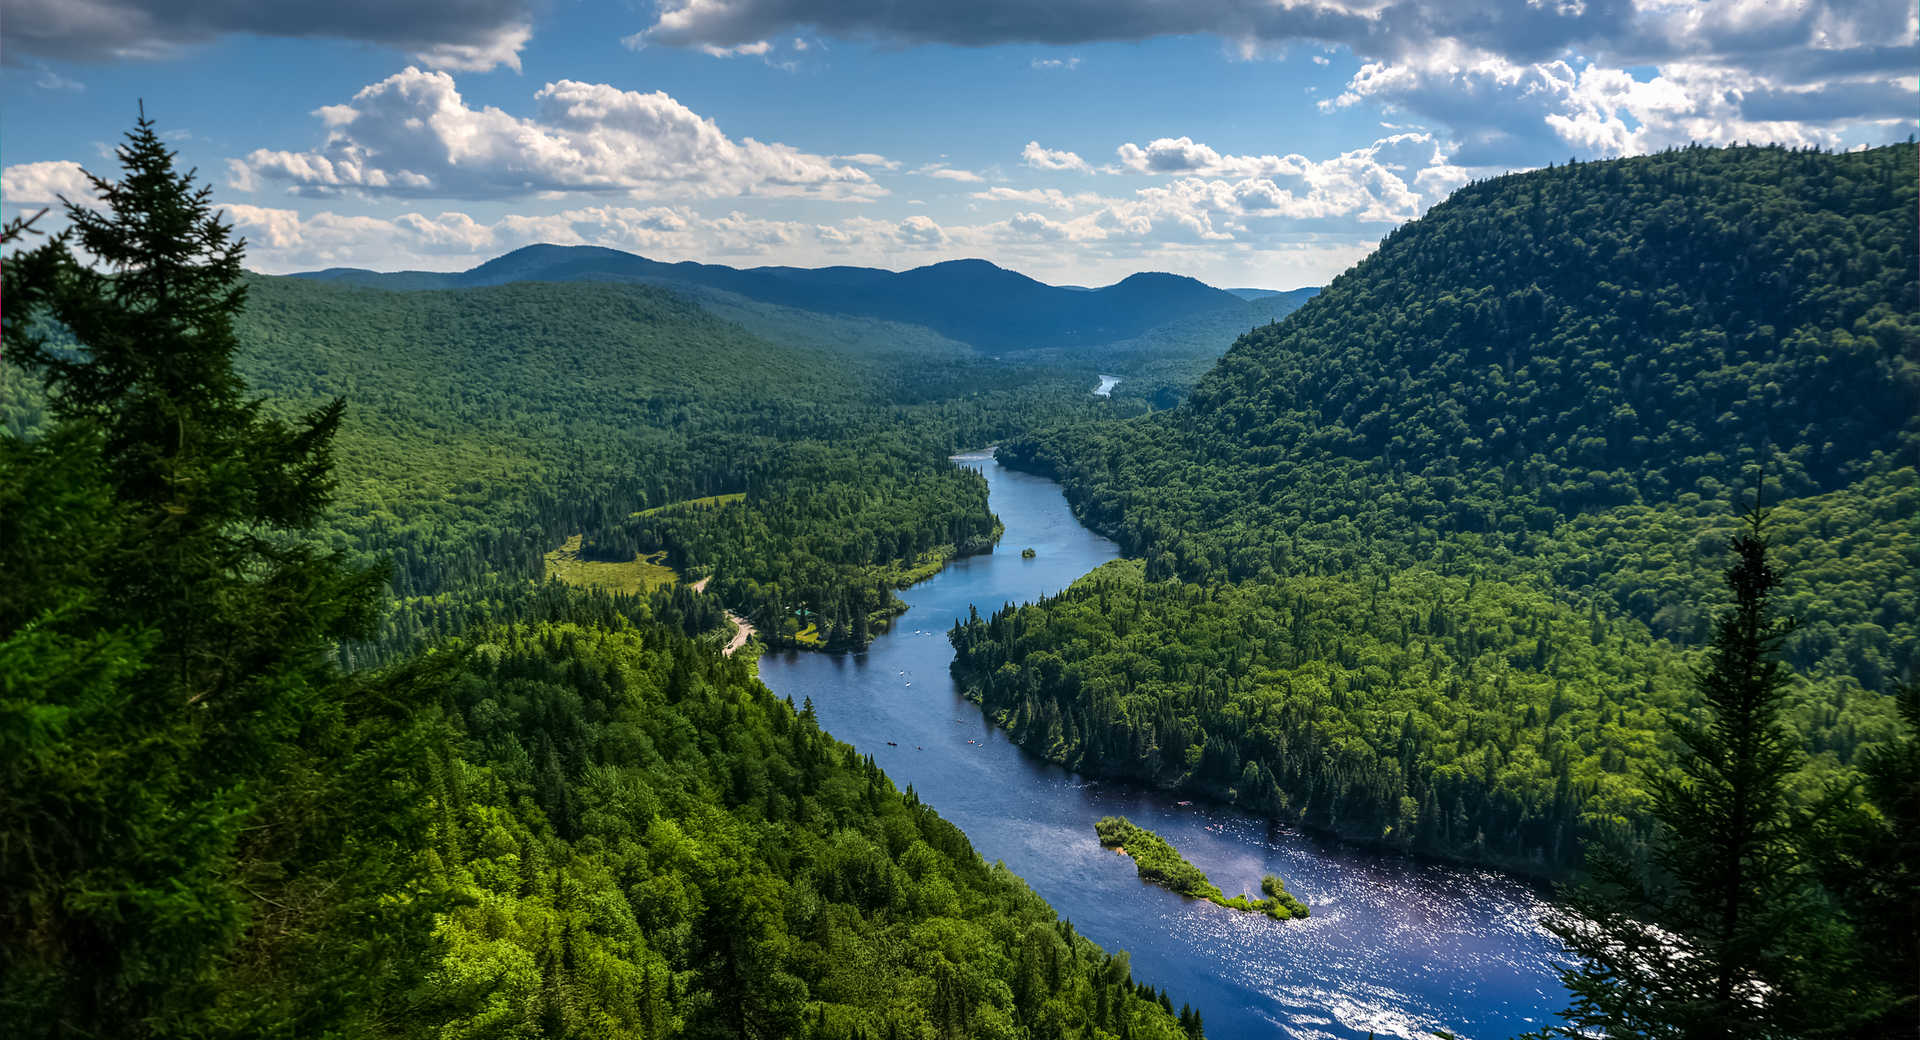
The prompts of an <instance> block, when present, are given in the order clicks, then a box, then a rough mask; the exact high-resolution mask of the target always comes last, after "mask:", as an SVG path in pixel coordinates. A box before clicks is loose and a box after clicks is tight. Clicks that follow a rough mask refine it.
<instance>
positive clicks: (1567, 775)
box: [956, 145, 1920, 863]
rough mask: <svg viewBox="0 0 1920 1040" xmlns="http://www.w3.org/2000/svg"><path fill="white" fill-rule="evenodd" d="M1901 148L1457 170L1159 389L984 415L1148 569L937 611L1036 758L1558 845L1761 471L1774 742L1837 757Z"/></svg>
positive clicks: (1899, 405)
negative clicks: (1042, 418)
mask: <svg viewBox="0 0 1920 1040" xmlns="http://www.w3.org/2000/svg"><path fill="white" fill-rule="evenodd" d="M1914 163H1915V149H1914V147H1913V146H1911V145H1905V146H1897V147H1890V148H1880V149H1874V150H1870V151H1864V152H1854V153H1847V154H1843V155H1830V154H1822V153H1818V152H1797V151H1790V150H1785V149H1777V148H1735V149H1699V148H1695V149H1687V150H1683V151H1676V152H1669V153H1664V154H1661V155H1654V156H1647V157H1643V158H1636V159H1625V160H1618V161H1611V162H1603V163H1587V164H1577V165H1571V166H1567V167H1560V168H1554V169H1548V170H1541V171H1535V172H1532V173H1527V174H1518V175H1513V176H1508V177H1503V178H1499V179H1496V180H1492V181H1487V182H1484V183H1480V184H1476V185H1472V186H1470V187H1468V188H1464V189H1462V190H1461V191H1459V192H1457V193H1456V194H1455V195H1454V196H1453V197H1452V198H1451V199H1449V200H1448V201H1447V202H1445V203H1443V204H1442V205H1439V206H1436V207H1434V208H1433V210H1432V211H1431V212H1430V213H1428V215H1427V216H1425V217H1423V218H1422V219H1421V220H1419V221H1416V222H1414V223H1412V224H1409V225H1407V226H1405V227H1403V228H1401V229H1399V230H1398V231H1396V232H1395V233H1394V234H1392V235H1391V236H1389V238H1388V239H1387V240H1386V241H1385V242H1384V243H1383V244H1382V246H1381V248H1380V249H1379V251H1378V252H1377V253H1375V254H1374V255H1373V256H1371V257H1369V258H1368V259H1367V260H1365V261H1363V262H1362V263H1360V264H1358V265H1356V266H1355V267H1354V268H1353V269H1352V270H1350V271H1348V272H1347V273H1346V274H1344V275H1342V276H1341V277H1340V278H1338V279H1336V280H1335V281H1334V282H1333V283H1332V284H1331V285H1329V286H1328V287H1327V288H1326V289H1325V290H1324V291H1323V292H1321V293H1320V294H1319V295H1318V296H1317V297H1316V298H1315V299H1313V300H1312V301H1311V302H1310V303H1308V304H1307V305H1306V306H1304V307H1302V308H1301V309H1300V310H1299V311H1297V312H1296V313H1294V314H1293V315H1291V316H1290V317H1288V318H1287V319H1286V320H1284V321H1282V322H1280V323H1278V324H1277V325H1273V326H1270V327H1265V328H1261V329H1256V330H1254V331H1253V332H1251V333H1249V334H1248V335H1246V336H1243V337H1241V339H1240V340H1239V341H1238V342H1237V343H1236V344H1235V345H1234V347H1233V348H1232V349H1231V350H1230V351H1229V352H1228V353H1227V355H1226V357H1225V358H1223V359H1222V361H1221V362H1220V364H1219V365H1218V366H1216V367H1215V369H1214V370H1213V371H1212V372H1211V373H1209V374H1208V375H1207V376H1206V377H1205V378H1204V379H1202V380H1201V382H1200V383H1199V385H1198V386H1197V387H1196V388H1195V389H1194V391H1193V393H1192V395H1191V396H1190V398H1189V399H1188V400H1187V401H1186V402H1185V403H1184V404H1183V405H1182V406H1181V407H1180V408H1179V409H1177V410H1175V411H1172V412H1168V413H1163V414H1159V415H1154V416H1150V417H1147V418H1144V419H1140V420H1135V421H1131V422H1119V423H1115V422H1106V423H1077V424H1069V425H1067V426H1064V427H1061V428H1058V429H1055V430H1053V431H1050V432H1048V433H1045V434H1042V435H1038V436H1034V437H1028V438H1021V439H1017V440H1015V441H1014V442H1012V443H1010V444H1009V445H1007V446H1006V447H1005V448H1004V449H1003V456H1002V457H1003V458H1004V459H1006V460H1007V461H1009V462H1011V463H1013V464H1015V465H1023V466H1028V467H1032V468H1036V469H1039V470H1042V471H1045V472H1048V473H1051V474H1054V475H1057V476H1058V477H1060V478H1061V479H1062V480H1063V481H1064V482H1065V483H1066V485H1067V487H1068V493H1069V496H1070V498H1071V500H1072V501H1073V503H1074V505H1075V508H1076V509H1077V510H1078V511H1079V512H1080V513H1081V515H1082V516H1083V517H1085V518H1086V519H1087V520H1088V521H1089V522H1091V523H1092V524H1094V525H1095V526H1096V527H1098V528H1100V529H1102V530H1104V531H1107V532H1109V533H1111V534H1112V535H1113V536H1114V537H1116V538H1117V539H1119V540H1120V542H1121V543H1122V545H1123V546H1124V547H1125V548H1126V549H1127V550H1128V551H1129V552H1130V553H1133V554H1137V555H1140V556H1144V557H1145V561H1146V562H1145V567H1144V573H1143V574H1141V575H1140V576H1139V578H1138V579H1135V580H1136V581H1140V582H1143V584H1141V586H1140V588H1139V589H1138V591H1133V592H1129V593H1128V594H1127V595H1128V597H1129V598H1130V599H1131V600H1132V602H1133V603H1134V604H1135V605H1132V606H1128V607H1127V608H1125V610H1122V609H1121V608H1120V607H1118V606H1115V605H1114V604H1115V602H1116V601H1117V599H1118V597H1117V594H1116V592H1115V591H1114V590H1112V589H1110V590H1109V591H1108V592H1106V593H1097V590H1098V588H1099V587H1100V583H1093V584H1091V585H1090V586H1089V587H1088V588H1085V589H1076V590H1075V591H1073V592H1069V593H1068V594H1066V595H1064V596H1063V597H1061V598H1060V599H1059V600H1056V601H1050V602H1049V603H1046V604H1042V605H1039V606H1036V607H1033V608H1028V609H1027V610H1026V611H1025V612H1022V613H1021V614H1020V620H1019V621H1018V622H1017V623H1015V624H1012V625H1010V626H1007V627H1005V628H1003V629H1002V630H1001V633H1000V634H999V635H998V636H989V635H988V634H987V633H986V632H985V631H984V630H976V631H973V632H971V633H962V634H961V635H959V636H957V637H956V638H957V639H958V640H959V641H960V642H961V645H962V655H961V660H960V662H959V664H958V665H957V667H958V668H959V669H960V670H961V673H962V674H963V676H966V677H967V678H968V680H969V682H970V683H972V684H973V687H974V692H975V695H976V696H981V697H983V699H985V700H986V701H987V702H988V704H989V705H990V706H994V707H996V709H997V710H999V711H1001V712H1002V713H1003V715H1004V717H1005V719H1006V720H1007V721H1008V723H1009V724H1011V725H1015V726H1016V729H1017V730H1018V729H1020V728H1021V727H1026V728H1029V729H1033V728H1034V726H1035V723H1034V721H1033V720H1039V723H1040V724H1039V726H1038V727H1037V731H1038V732H1041V733H1047V734H1049V735H1047V736H1031V737H1030V738H1029V740H1030V743H1029V746H1030V747H1037V748H1038V749H1039V750H1042V751H1043V752H1044V753H1048V754H1050V755H1052V756H1053V757H1055V758H1059V759H1061V760H1064V761H1070V762H1076V763H1080V764H1082V765H1083V766H1085V767H1088V768H1095V769H1106V770H1111V771H1115V772H1122V773H1127V774H1130V775H1139V776H1143V777H1147V778H1150V779H1152V780H1154V781H1156V782H1159V783H1163V784H1173V785H1191V786H1193V787H1195V788H1199V789H1207V790H1212V791H1214V792H1215V793H1218V794H1222V795H1225V796H1228V797H1233V798H1236V799H1244V800H1248V801H1250V802H1253V803H1254V804H1261V805H1268V806H1272V807H1273V808H1274V809H1275V811H1284V812H1288V813H1295V814H1303V815H1305V816H1307V817H1310V818H1316V819H1317V821H1318V822H1320V823H1322V824H1324V825H1327V826H1329V827H1334V828H1336V829H1341V830H1343V831H1347V832H1349V833H1354V834H1356V835H1359V836H1367V837H1374V838H1381V837H1385V838H1386V839H1387V840H1390V841H1392V842H1395V843H1402V844H1405V845H1408V846H1412V847H1426V848H1432V849H1438V850H1445V851H1452V852H1456V853H1463V854H1469V855H1485V856H1490V857H1495V856H1497V857H1507V858H1514V859H1522V860H1532V861H1535V862H1547V863H1552V862H1559V863H1571V862H1577V852H1576V850H1575V848H1574V845H1573V843H1570V842H1565V841H1562V840H1561V839H1560V838H1558V837H1556V835H1557V834H1560V833H1561V832H1562V831H1564V832H1567V833H1586V832H1591V830H1592V829H1593V828H1595V827H1601V826H1610V825H1611V822H1610V821H1614V820H1631V819H1633V818H1634V807H1635V805H1636V804H1637V799H1638V792H1636V791H1634V790H1632V789H1631V785H1630V784H1626V785H1624V786H1623V784H1622V783H1619V782H1616V778H1617V779H1618V780H1621V781H1624V780H1625V779H1626V778H1627V776H1628V775H1629V773H1630V772H1631V771H1632V769H1633V768H1637V765H1638V763H1639V761H1641V760H1644V759H1647V758H1648V756H1654V759H1655V760H1656V761H1657V760H1658V757H1659V756H1660V755H1661V754H1662V752H1661V751H1660V749H1659V748H1658V746H1657V744H1656V743H1655V742H1654V740H1653V738H1652V727H1651V726H1650V724H1649V722H1648V720H1649V719H1650V718H1652V716H1650V715H1649V714H1648V713H1649V712H1650V711H1652V710H1654V709H1656V708H1658V707H1659V706H1661V705H1663V704H1668V703H1675V702H1676V700H1677V699H1678V698H1680V697H1681V696H1682V694H1683V691H1684V675H1685V672H1684V667H1685V662H1686V661H1687V659H1688V654H1689V648H1690V646H1691V645H1692V644H1694V643H1695V642H1696V641H1697V640H1699V639H1700V638H1701V637H1702V636H1703V634H1704V621H1703V619H1704V618H1705V617H1706V616H1707V615H1708V614H1710V613H1711V611H1712V610H1713V609H1714V607H1715V606H1716V605H1717V604H1718V603H1719V602H1720V593H1719V591H1718V589H1716V587H1715V581H1716V577H1717V571H1718V569H1719V568H1720V567H1721V566H1722V564H1721V562H1720V558H1719V555H1718V553H1719V550H1720V547H1721V546H1722V545H1723V544H1724V537H1725V532H1726V530H1727V529H1728V528H1729V527H1730V525H1731V520H1732V517H1733V516H1734V514H1735V513H1736V512H1737V507H1738V506H1739V505H1741V504H1743V503H1744V502H1745V501H1747V500H1749V499H1750V498H1751V496H1752V494H1753V492H1754V489H1755V488H1756V487H1757V486H1758V483H1759V481H1760V479H1761V477H1762V474H1763V473H1764V478H1765V482H1766V488H1767V495H1768V498H1769V501H1770V502H1771V503H1773V504H1775V505H1776V506H1778V511H1777V514H1776V519H1777V520H1778V522H1779V530H1778V532H1777V541H1778V545H1779V551H1780V553H1781V554H1782V556H1781V558H1782V559H1785V560H1787V561H1789V570H1788V571H1787V588H1786V594H1787V596H1788V597H1789V598H1790V599H1791V600H1792V602H1793V605H1794V608H1795V609H1796V611H1797V613H1798V614H1799V615H1800V620H1801V622H1802V626H1801V628H1800V630H1799V631H1798V632H1797V633H1796V634H1795V635H1794V637H1793V639H1792V641H1791V642H1790V644H1789V647H1788V650H1789V654H1788V656H1789V660H1790V663H1792V664H1793V665H1794V666H1795V667H1796V669H1797V670H1798V671H1799V672H1800V673H1801V676H1802V681H1801V683H1800V684H1799V688H1798V691H1797V696H1798V697H1799V698H1800V704H1801V707H1800V709H1799V715H1800V721H1801V723H1802V725H1803V728H1804V730H1805V732H1806V734H1807V736H1808V740H1809V747H1810V749H1811V750H1813V751H1814V752H1816V757H1815V759H1814V760H1813V764H1812V766H1811V767H1810V772H1809V774H1808V777H1807V779H1808V780H1809V781H1811V780H1812V779H1814V778H1815V777H1817V776H1819V775H1822V774H1824V773H1826V772H1830V771H1832V770H1837V769H1844V768H1845V766H1846V764H1847V763H1848V762H1850V761H1851V759H1852V756H1853V755H1854V753H1855V752H1856V751H1857V750H1858V749H1859V748H1860V747H1862V746H1864V745H1865V744H1868V743H1871V742H1872V741H1874V740H1875V739H1878V738H1879V737H1880V736H1882V735H1884V734H1885V733H1887V732H1889V731H1890V730H1889V727H1890V726H1891V725H1892V723H1891V716H1892V709H1891V706H1890V705H1889V704H1888V702H1887V699H1886V698H1885V697H1883V696H1881V692H1882V691H1884V690H1885V689H1887V688H1888V685H1889V684H1890V683H1891V682H1892V681H1893V679H1894V678H1895V677H1897V676H1898V675H1900V674H1901V673H1903V672H1909V671H1911V670H1912V669H1913V668H1914V666H1915V664H1916V663H1920V623H1917V621H1916V610H1915V608H1914V603H1915V602H1916V601H1920V585H1917V584H1916V578H1915V576H1914V575H1915V573H1916V567H1915V564H1916V563H1920V544H1917V541H1920V540H1916V538H1915V535H1916V520H1915V509H1914V499H1913V494H1914V491H1913V488H1914V485H1915V479H1914V472H1913V470H1912V468H1911V467H1912V466H1913V464H1914V462H1915V459H1916V456H1915V452H1916V448H1920V420H1917V419H1916V414H1920V410H1916V409H1915V408H1914V407H1913V402H1914V401H1916V400H1920V310H1917V308H1916V285H1915V271H1916V267H1920V254H1917V251H1916V245H1915V241H1914V237H1913V234H1912V213H1913V210H1914V208H1915V202H1916V198H1915V185H1914V181H1913V177H1912V168H1913V166H1914ZM1169 579H1173V580H1172V581H1169ZM1090 601H1091V605H1090ZM1069 614H1071V615H1072V616H1073V617H1074V618H1076V619H1077V621H1078V623H1079V624H1080V626H1081V627H1079V628H1077V629H1073V630H1072V631H1069V629H1070V628H1071V626H1069V625H1068V624H1067V623H1066V616H1067V615H1069ZM1054 615H1060V617H1059V618H1058V619H1057V620H1056V619H1055V617H1054ZM1269 625H1272V626H1278V627H1280V628H1281V629H1282V632H1281V633H1275V632H1272V631H1268V630H1267V629H1266V626H1269ZM1048 626H1058V627H1059V634H1058V635H1057V636H1055V637H1053V638H1051V639H1049V638H1047V637H1044V636H1036V635H1034V633H1035V632H1036V631H1039V630H1041V629H1043V628H1046V627H1048ZM1289 633H1290V634H1289ZM1129 647H1134V648H1135V649H1129ZM1147 647H1158V649H1157V650H1154V651H1151V652H1149V651H1148V650H1147V649H1144V648H1147ZM1130 654H1131V655H1133V656H1132V657H1129V655H1130ZM1409 654H1410V655H1411V656H1408V655H1409ZM1042 655H1052V656H1051V657H1050V658H1043V656H1042ZM1142 655H1144V659H1139V658H1141V657H1142ZM1573 660H1584V661H1587V662H1588V663H1590V664H1591V663H1597V664H1598V665H1599V667H1597V668H1596V667H1585V666H1583V667H1581V668H1578V669H1574V670H1572V671H1569V670H1568V669H1567V668H1566V667H1565V665H1566V663H1567V662H1570V661H1573ZM1610 660H1611V661H1615V662H1617V665H1616V664H1608V663H1607V662H1608V661H1610ZM1042 665H1044V667H1042ZM987 669H996V670H999V671H998V674H997V675H996V674H992V673H990V672H989V671H988V670H987ZM1009 669H1011V670H1009ZM1303 670H1304V672H1303ZM1307 673H1311V674H1310V675H1309V674H1307ZM1109 675H1111V676H1112V677H1113V679H1112V681H1113V682H1117V683H1118V684H1119V686H1118V688H1117V691H1116V692H1115V694H1114V695H1112V696H1108V695H1107V694H1106V693H1104V692H1103V691H1104V690H1105V689H1107V687H1105V686H1103V685H1101V684H1100V683H1096V682H1095V679H1096V677H1100V678H1102V680H1103V681H1105V679H1104V677H1106V676H1109ZM1316 691H1317V692H1316ZM1574 709H1577V711H1578V712H1582V713H1585V714H1576V715H1574V716H1573V717H1571V718H1568V717H1566V713H1567V711H1569V710H1574ZM1283 716H1284V718H1285V720H1287V721H1283V719H1282V717H1283ZM1055 718H1057V719H1058V720H1059V724H1058V727H1057V730H1058V733H1057V734H1053V732H1052V731H1053V728H1054V727H1053V726H1052V725H1051V722H1052V720H1053V719H1055ZM1130 734H1131V735H1130ZM1529 734H1531V735H1529ZM1049 741H1051V743H1048V742H1049ZM1229 751H1231V754H1228V752H1229ZM1243 776H1244V777H1245V778H1246V779H1245V780H1244V781H1243Z"/></svg>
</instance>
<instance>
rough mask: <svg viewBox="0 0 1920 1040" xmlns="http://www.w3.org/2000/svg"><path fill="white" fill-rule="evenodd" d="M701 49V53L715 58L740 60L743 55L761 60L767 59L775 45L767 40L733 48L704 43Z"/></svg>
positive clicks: (737, 45)
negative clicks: (768, 53) (761, 58)
mask: <svg viewBox="0 0 1920 1040" xmlns="http://www.w3.org/2000/svg"><path fill="white" fill-rule="evenodd" d="M699 49H700V53H702V54H705V55H708V56H710V57H715V58H738V57H741V56H743V55H750V56H752V57H756V58H759V57H765V56H766V54H767V52H768V51H771V50H773V44H771V43H768V42H767V41H765V40H755V41H754V42H752V43H741V44H735V45H734V46H732V47H716V46H714V45H713V44H711V43H704V44H701V45H700V48H699Z"/></svg>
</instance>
